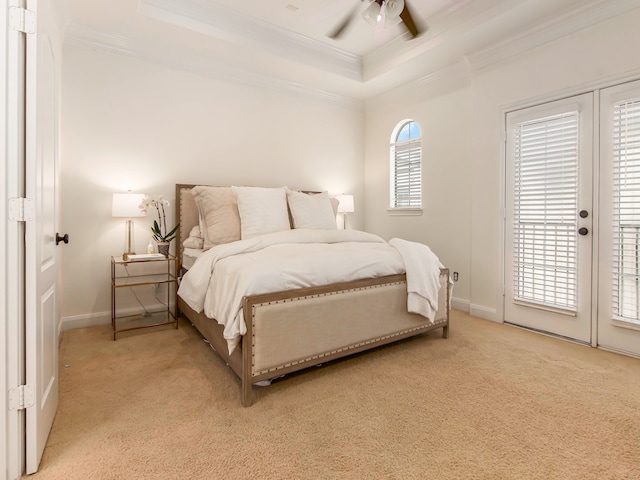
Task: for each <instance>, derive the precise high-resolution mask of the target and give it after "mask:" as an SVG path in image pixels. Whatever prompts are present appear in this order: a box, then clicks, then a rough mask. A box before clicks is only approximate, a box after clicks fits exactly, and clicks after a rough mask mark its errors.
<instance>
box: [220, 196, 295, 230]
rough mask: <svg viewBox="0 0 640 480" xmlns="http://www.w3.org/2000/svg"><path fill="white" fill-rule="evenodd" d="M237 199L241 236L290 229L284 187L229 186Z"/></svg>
mask: <svg viewBox="0 0 640 480" xmlns="http://www.w3.org/2000/svg"><path fill="white" fill-rule="evenodd" d="M231 189H232V191H233V193H234V194H235V196H236V199H237V201H238V212H239V213H240V236H241V238H243V239H245V238H253V237H256V236H258V235H264V234H267V233H273V232H280V231H282V230H290V229H291V225H290V224H289V212H288V210H287V192H286V189H285V187H281V188H262V187H231Z"/></svg>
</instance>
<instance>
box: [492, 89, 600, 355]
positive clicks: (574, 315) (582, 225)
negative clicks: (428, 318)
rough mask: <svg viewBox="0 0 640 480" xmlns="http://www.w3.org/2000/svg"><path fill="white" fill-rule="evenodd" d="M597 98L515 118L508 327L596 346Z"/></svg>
mask: <svg viewBox="0 0 640 480" xmlns="http://www.w3.org/2000/svg"><path fill="white" fill-rule="evenodd" d="M592 119H593V94H591V93H588V94H584V95H580V96H576V97H571V98H567V99H564V100H560V101H556V102H553V103H552V104H546V105H541V106H536V107H531V108H527V109H525V110H520V111H516V112H511V113H509V114H508V115H507V142H506V151H507V156H506V159H507V164H506V170H505V171H506V175H507V182H506V185H507V192H506V194H507V195H506V205H507V209H506V228H505V232H506V241H505V246H506V250H505V251H506V252H507V253H506V258H505V267H506V271H505V282H506V285H505V314H504V315H505V321H507V322H510V323H514V324H517V325H521V326H525V327H528V328H533V329H536V330H541V331H544V332H549V333H553V334H556V335H561V336H563V337H568V338H571V339H575V340H578V341H580V342H585V343H589V342H591V258H592V234H591V230H592V218H593V215H592V191H591V185H592V166H593V156H592V152H593V148H592V138H593V121H592Z"/></svg>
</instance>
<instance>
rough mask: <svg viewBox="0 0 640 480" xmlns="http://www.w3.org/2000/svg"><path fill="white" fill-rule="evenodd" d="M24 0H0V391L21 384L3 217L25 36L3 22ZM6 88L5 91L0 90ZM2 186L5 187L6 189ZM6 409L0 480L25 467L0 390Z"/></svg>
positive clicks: (19, 158) (13, 273) (15, 297)
mask: <svg viewBox="0 0 640 480" xmlns="http://www.w3.org/2000/svg"><path fill="white" fill-rule="evenodd" d="M23 6H24V0H2V3H1V4H0V8H1V10H2V12H0V24H1V26H0V49H2V51H6V52H7V56H6V58H5V59H4V61H2V62H0V86H1V87H2V88H1V89H0V92H2V93H0V104H2V106H3V108H2V111H6V112H7V114H6V117H3V118H2V119H0V145H1V146H2V151H3V156H5V162H4V164H5V167H4V169H1V168H0V192H2V204H3V206H4V208H3V209H2V212H1V213H0V219H1V220H0V222H1V225H2V227H0V232H1V236H2V237H3V240H4V244H5V248H4V249H3V250H0V264H2V265H3V266H4V268H5V269H6V277H0V298H2V300H3V301H2V304H4V305H5V307H4V309H2V310H0V312H1V313H0V356H1V357H2V358H4V360H5V365H6V368H5V369H4V370H2V373H0V385H2V387H3V388H4V390H3V391H4V392H8V391H9V390H10V389H11V388H14V387H16V386H18V385H22V384H24V378H25V369H24V319H25V318H24V306H25V304H24V256H25V251H24V224H23V223H22V222H16V221H11V220H9V218H8V217H7V216H6V212H7V211H8V203H9V199H10V198H16V197H24V173H23V172H24V165H25V163H24V121H23V120H24V101H23V100H24V93H25V92H24V68H23V67H24V54H25V39H24V35H23V34H22V33H20V32H18V31H16V30H12V29H10V28H9V27H8V12H9V7H23ZM5 92H6V95H5ZM5 185H6V189H5ZM0 397H1V400H0V405H1V406H2V409H3V411H4V412H5V414H4V415H2V420H0V427H3V428H1V429H0V431H2V432H6V433H5V434H4V435H0V458H1V459H2V460H4V462H3V463H2V464H3V465H6V468H4V469H2V470H1V471H2V473H1V474H0V478H1V479H5V478H6V479H11V480H13V479H17V478H20V477H21V476H22V472H23V471H24V466H25V455H24V446H25V430H24V418H25V412H24V410H9V405H8V404H7V401H6V397H7V395H0Z"/></svg>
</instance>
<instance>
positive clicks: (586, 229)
mask: <svg viewBox="0 0 640 480" xmlns="http://www.w3.org/2000/svg"><path fill="white" fill-rule="evenodd" d="M578 233H579V234H580V235H586V234H587V233H589V229H588V228H586V227H582V228H581V229H580V230H578Z"/></svg>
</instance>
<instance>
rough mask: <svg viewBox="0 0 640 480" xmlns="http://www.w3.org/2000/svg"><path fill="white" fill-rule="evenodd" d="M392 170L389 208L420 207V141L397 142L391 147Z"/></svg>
mask: <svg viewBox="0 0 640 480" xmlns="http://www.w3.org/2000/svg"><path fill="white" fill-rule="evenodd" d="M393 150H394V169H393V186H392V187H393V188H392V198H391V206H392V207H393V208H411V207H421V206H422V172H421V170H422V167H421V165H422V146H421V141H420V140H419V139H418V140H409V141H405V142H398V143H396V144H395V145H394V147H393Z"/></svg>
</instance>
